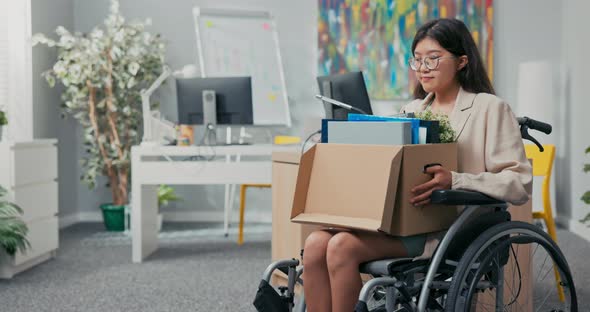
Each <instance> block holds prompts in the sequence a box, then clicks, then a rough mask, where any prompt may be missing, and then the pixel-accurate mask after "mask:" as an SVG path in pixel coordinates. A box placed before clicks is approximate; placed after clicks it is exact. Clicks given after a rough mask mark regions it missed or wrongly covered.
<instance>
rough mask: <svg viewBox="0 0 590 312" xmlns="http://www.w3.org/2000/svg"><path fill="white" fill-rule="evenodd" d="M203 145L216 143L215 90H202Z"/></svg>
mask: <svg viewBox="0 0 590 312" xmlns="http://www.w3.org/2000/svg"><path fill="white" fill-rule="evenodd" d="M202 97H203V124H204V125H205V133H204V134H203V140H202V142H203V144H204V145H217V131H216V130H217V101H216V94H215V90H203V93H202Z"/></svg>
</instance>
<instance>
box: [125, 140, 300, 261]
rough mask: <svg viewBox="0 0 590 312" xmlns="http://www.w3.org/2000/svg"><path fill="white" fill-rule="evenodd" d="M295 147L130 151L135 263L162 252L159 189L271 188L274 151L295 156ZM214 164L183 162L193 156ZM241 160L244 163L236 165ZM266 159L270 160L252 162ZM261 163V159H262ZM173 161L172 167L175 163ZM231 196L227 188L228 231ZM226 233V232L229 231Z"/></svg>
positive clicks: (146, 148)
mask: <svg viewBox="0 0 590 312" xmlns="http://www.w3.org/2000/svg"><path fill="white" fill-rule="evenodd" d="M297 149H298V148H297V147H294V146H276V145H270V144H259V145H258V144H257V145H228V146H215V147H198V146H149V145H146V146H141V145H140V146H133V147H132V148H131V241H132V260H133V262H135V263H140V262H142V261H143V259H145V258H146V257H147V256H149V255H150V254H151V253H153V252H154V251H156V249H157V248H158V229H157V224H158V222H157V221H158V220H157V215H158V206H157V205H158V204H157V202H158V201H157V189H158V185H160V184H170V185H174V184H176V185H179V184H181V185H182V184H188V185H204V184H226V185H227V184H244V183H260V184H270V183H271V171H272V170H271V168H272V165H271V161H270V156H271V154H272V152H273V151H293V150H297ZM197 155H199V156H204V157H206V158H211V160H209V161H205V160H201V161H181V160H173V158H181V159H182V158H184V159H186V158H188V157H192V156H197ZM233 156H235V158H234V160H237V159H239V158H240V157H241V160H240V161H232V157H233ZM249 156H265V157H268V159H265V160H260V159H257V160H248V159H247V158H248V157H249ZM257 158H259V157H257ZM171 160H172V161H171ZM229 197H230V194H229V190H228V188H227V187H226V194H225V214H226V218H225V227H226V230H227V226H228V225H227V222H228V214H229V204H230V200H229ZM226 233H227V231H226Z"/></svg>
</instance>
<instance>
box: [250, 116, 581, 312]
mask: <svg viewBox="0 0 590 312" xmlns="http://www.w3.org/2000/svg"><path fill="white" fill-rule="evenodd" d="M518 121H519V124H520V126H521V134H522V137H523V138H524V139H528V140H530V141H533V142H534V143H535V144H537V146H539V148H540V149H541V150H542V146H541V145H540V143H539V142H537V141H536V140H535V139H534V138H532V137H531V136H530V135H529V134H528V128H531V129H535V130H540V131H543V132H545V133H550V132H551V126H550V125H547V124H545V123H541V122H538V121H536V120H533V119H530V118H527V117H524V118H518ZM431 202H432V203H434V204H442V205H454V206H455V205H461V206H465V208H464V209H463V211H462V212H461V214H460V215H459V217H458V218H457V220H456V221H455V222H454V223H453V224H452V225H451V227H450V228H449V229H448V231H447V232H446V234H445V235H444V237H443V238H442V240H441V242H440V243H439V245H438V247H437V249H436V251H435V252H434V254H433V256H432V258H430V259H425V260H415V259H413V258H396V259H385V260H377V261H370V262H366V263H363V264H361V265H360V267H359V272H360V273H365V274H369V275H371V276H372V277H373V278H372V279H371V280H369V281H367V282H366V283H365V284H364V285H363V288H362V289H361V292H360V294H359V298H358V302H357V305H356V307H355V311H357V312H369V311H371V312H392V311H395V312H402V311H408V312H410V311H420V312H423V311H472V310H477V311H573V312H576V311H578V304H577V297H576V290H575V286H574V281H573V279H572V274H571V271H570V268H569V266H568V263H567V260H566V259H565V257H564V255H563V253H562V252H561V250H560V249H559V247H558V246H557V244H555V242H554V241H553V240H552V239H551V237H550V236H549V235H548V234H546V233H545V232H544V231H543V230H542V229H541V228H539V227H538V226H535V225H532V224H529V223H525V222H519V221H512V220H511V217H510V213H509V212H508V211H507V209H508V205H507V203H505V202H502V201H499V200H496V199H494V198H491V197H489V196H486V195H484V194H481V193H478V192H471V191H462V190H439V191H435V192H433V193H432V195H431ZM519 258H520V261H529V260H530V262H534V265H533V266H532V267H530V271H533V270H534V271H535V272H534V274H532V272H530V271H529V272H523V270H524V269H525V268H527V267H528V265H527V266H523V268H521V266H520V264H519ZM275 270H279V271H281V272H283V273H284V274H286V275H287V277H288V282H287V285H286V286H279V287H276V288H275V287H273V286H272V285H270V284H269V281H270V279H271V276H272V274H273V272H274V271H275ZM552 272H553V273H554V275H555V279H556V281H557V286H556V284H555V282H553V281H549V282H548V283H544V284H543V280H545V278H548V279H550V280H551V279H553V274H551V273H552ZM302 273H303V266H300V262H299V260H297V259H288V260H280V261H276V262H274V263H272V264H271V265H269V266H268V267H267V269H266V270H265V271H264V273H263V277H262V280H261V282H260V285H259V288H258V291H257V293H256V297H255V300H254V305H255V307H256V308H257V310H258V311H261V312H262V311H273V312H282V311H289V312H290V311H298V312H304V311H306V307H305V298H304V295H303V292H302V291H301V294H299V295H297V296H296V293H295V287H296V285H297V284H299V285H301V286H303V285H304V281H303V280H302V279H301V275H302ZM532 279H534V281H533V280H532ZM533 285H535V290H534V291H533ZM529 291H533V293H532V294H529V293H528V292H529ZM531 299H532V300H531ZM476 307H477V308H476Z"/></svg>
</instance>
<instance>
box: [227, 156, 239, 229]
mask: <svg viewBox="0 0 590 312" xmlns="http://www.w3.org/2000/svg"><path fill="white" fill-rule="evenodd" d="M240 158H241V157H240V154H238V155H237V156H236V162H240ZM236 186H237V185H236V184H231V185H230V189H229V200H228V208H227V209H228V213H227V216H226V218H227V219H228V220H229V219H231V213H232V211H233V208H234V200H235V197H236ZM225 236H227V232H226V235H225Z"/></svg>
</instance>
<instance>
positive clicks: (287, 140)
mask: <svg viewBox="0 0 590 312" xmlns="http://www.w3.org/2000/svg"><path fill="white" fill-rule="evenodd" d="M300 142H301V138H299V137H295V136H283V135H279V136H275V138H274V144H276V145H287V144H298V143H300ZM250 187H256V188H270V187H271V185H270V184H242V185H241V186H240V227H239V232H238V245H242V244H243V243H244V212H245V210H246V191H247V190H248V188H250Z"/></svg>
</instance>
